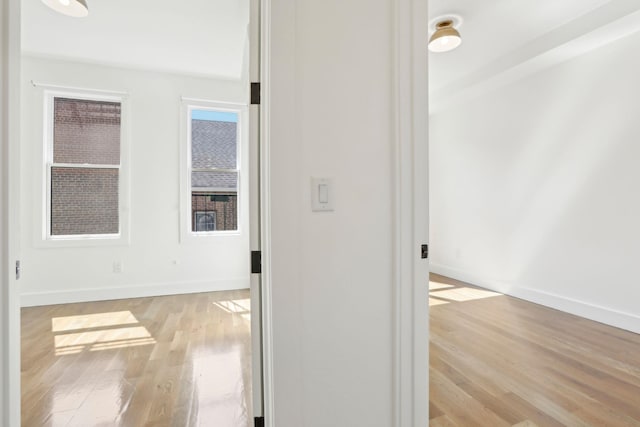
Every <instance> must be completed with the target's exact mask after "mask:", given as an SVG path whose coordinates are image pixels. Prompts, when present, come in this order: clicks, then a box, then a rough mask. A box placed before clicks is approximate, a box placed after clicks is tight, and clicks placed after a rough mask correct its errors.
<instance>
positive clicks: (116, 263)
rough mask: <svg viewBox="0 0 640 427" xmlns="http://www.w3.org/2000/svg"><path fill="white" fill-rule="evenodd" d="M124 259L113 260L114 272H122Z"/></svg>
mask: <svg viewBox="0 0 640 427" xmlns="http://www.w3.org/2000/svg"><path fill="white" fill-rule="evenodd" d="M122 270H123V268H122V261H114V262H113V272H114V273H122Z"/></svg>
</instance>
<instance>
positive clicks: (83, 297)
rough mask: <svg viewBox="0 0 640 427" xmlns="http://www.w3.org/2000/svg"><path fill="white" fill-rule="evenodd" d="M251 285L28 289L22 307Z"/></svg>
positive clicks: (240, 281) (242, 281) (239, 282)
mask: <svg viewBox="0 0 640 427" xmlns="http://www.w3.org/2000/svg"><path fill="white" fill-rule="evenodd" d="M247 288H249V279H248V278H247V279H244V278H237V279H228V280H215V281H211V280H209V281H193V282H173V283H155V284H149V285H128V286H117V287H108V288H85V289H73V290H64V291H51V292H28V293H24V294H22V295H21V297H20V305H21V306H22V307H35V306H40V305H51V304H69V303H76V302H90V301H105V300H114V299H125V298H141V297H151V296H164V295H177V294H193V293H199V292H214V291H229V290H236V289H247Z"/></svg>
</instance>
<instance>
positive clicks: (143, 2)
mask: <svg viewBox="0 0 640 427" xmlns="http://www.w3.org/2000/svg"><path fill="white" fill-rule="evenodd" d="M87 2H88V5H89V16H88V17H86V18H70V17H66V16H63V15H60V14H58V13H56V12H54V11H52V10H51V9H49V8H48V7H46V6H45V5H44V4H43V3H42V2H41V1H40V0H22V51H23V53H26V54H31V55H39V56H49V57H61V58H67V59H72V60H79V61H84V62H92V63H99V64H108V65H117V66H125V67H131V68H141V69H151V70H160V71H168V72H174V73H180V74H192V75H203V76H210V77H217V78H223V79H234V80H235V79H240V78H241V77H242V74H243V67H244V66H245V64H244V58H245V50H246V49H247V47H248V42H247V40H248V37H247V35H248V23H249V1H248V0H189V1H178V0H87Z"/></svg>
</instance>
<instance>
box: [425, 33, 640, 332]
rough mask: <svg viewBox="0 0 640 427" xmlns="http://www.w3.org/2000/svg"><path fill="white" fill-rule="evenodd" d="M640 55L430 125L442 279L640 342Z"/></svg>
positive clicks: (618, 51) (532, 86)
mask: <svg viewBox="0 0 640 427" xmlns="http://www.w3.org/2000/svg"><path fill="white" fill-rule="evenodd" d="M638 49H640V35H638V34H636V35H633V36H630V37H627V38H625V39H622V40H619V41H616V42H614V43H612V44H609V45H606V46H604V47H601V48H599V49H597V50H594V51H592V52H590V53H588V54H586V55H583V56H580V57H577V58H574V59H572V60H570V61H568V62H565V63H562V64H560V65H557V66H555V67H553V68H549V69H546V70H544V71H542V72H539V73H537V74H534V75H531V76H530V77H528V78H526V79H524V80H521V81H519V82H516V83H513V84H510V85H508V86H504V87H502V88H499V89H496V90H493V91H491V92H487V93H484V94H483V95H481V96H480V97H477V98H475V99H473V100H471V101H469V102H467V103H465V104H457V105H454V106H452V107H450V108H448V109H447V110H444V111H442V112H439V113H437V114H435V115H433V116H431V117H430V132H431V134H430V149H431V150H430V159H431V165H430V174H431V175H430V197H431V200H430V206H431V227H430V229H431V243H432V270H433V271H435V272H440V273H443V274H446V275H450V276H453V277H456V278H460V279H463V280H467V281H470V282H472V283H476V284H478V285H482V286H487V287H490V288H494V289H497V290H501V291H504V292H507V293H510V294H513V295H516V296H519V297H523V298H526V299H529V300H531V301H535V302H539V303H543V304H546V305H549V306H552V307H556V308H559V309H562V310H565V311H569V312H572V313H575V314H579V315H582V316H585V317H589V318H592V319H595V320H599V321H602V322H605V323H609V324H612V325H616V326H619V327H622V328H626V329H629V330H632V331H635V332H640V306H638V301H640V282H639V281H638V274H637V273H638V272H637V265H638V261H637V260H638V259H639V258H640V245H639V244H638V242H640V225H639V223H638V218H640V197H638V188H639V187H638V185H639V183H640V168H639V167H638V159H639V158H640V145H639V144H638V140H640V122H639V121H638V94H639V93H640V92H639V89H640V84H639V82H638V75H640V56H638V55H634V54H633V52H637V51H638Z"/></svg>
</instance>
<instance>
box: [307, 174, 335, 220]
mask: <svg viewBox="0 0 640 427" xmlns="http://www.w3.org/2000/svg"><path fill="white" fill-rule="evenodd" d="M333 198H334V196H333V183H332V181H331V179H330V178H311V210H312V211H313V212H330V211H333Z"/></svg>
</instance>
